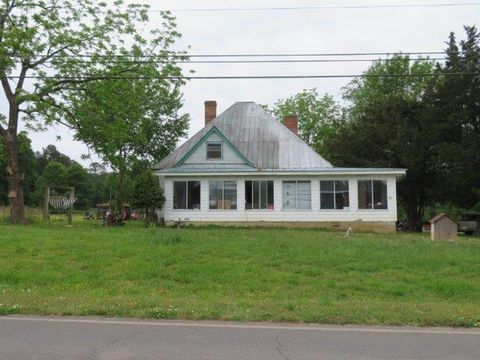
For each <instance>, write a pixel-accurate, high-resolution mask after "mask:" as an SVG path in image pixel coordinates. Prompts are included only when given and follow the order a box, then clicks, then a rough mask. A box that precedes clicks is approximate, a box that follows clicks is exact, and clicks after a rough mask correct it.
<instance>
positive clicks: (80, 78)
mask: <svg viewBox="0 0 480 360" xmlns="http://www.w3.org/2000/svg"><path fill="white" fill-rule="evenodd" d="M462 75H466V76H470V75H471V76H477V75H480V72H451V73H450V72H446V73H425V74H332V75H251V76H249V75H246V76H244V75H242V76H98V77H95V76H26V77H25V79H52V80H59V81H62V80H67V81H90V80H92V81H94V80H249V79H332V78H401V77H437V76H462ZM7 78H8V79H18V78H20V77H19V76H7Z"/></svg>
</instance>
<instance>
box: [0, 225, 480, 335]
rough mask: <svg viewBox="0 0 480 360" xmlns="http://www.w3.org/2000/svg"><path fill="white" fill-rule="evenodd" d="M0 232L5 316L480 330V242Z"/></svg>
mask: <svg viewBox="0 0 480 360" xmlns="http://www.w3.org/2000/svg"><path fill="white" fill-rule="evenodd" d="M139 225H140V224H132V225H130V224H129V225H128V226H126V227H124V228H104V227H102V226H100V225H98V223H86V222H80V223H79V222H77V224H75V225H74V227H73V228H67V227H65V226H64V225H61V224H54V225H52V224H50V225H41V224H36V225H35V226H23V227H22V226H11V225H0V314H10V313H19V314H45V315H47V314H48V315H105V316H120V317H140V318H144V317H145V318H161V319H222V320H242V321H243V320H249V321H292V322H315V323H335V324H389V325H420V326H440V325H442V326H469V327H472V326H480V239H478V238H467V237H463V238H461V239H460V240H459V241H458V242H456V243H448V242H437V243H432V242H431V241H429V240H428V239H427V237H426V236H425V235H421V234H397V235H375V234H354V237H353V239H352V240H350V241H349V240H345V239H344V238H343V233H335V232H326V231H318V230H298V229H236V228H214V227H212V228H184V229H167V228H149V229H143V228H141V227H140V226H139Z"/></svg>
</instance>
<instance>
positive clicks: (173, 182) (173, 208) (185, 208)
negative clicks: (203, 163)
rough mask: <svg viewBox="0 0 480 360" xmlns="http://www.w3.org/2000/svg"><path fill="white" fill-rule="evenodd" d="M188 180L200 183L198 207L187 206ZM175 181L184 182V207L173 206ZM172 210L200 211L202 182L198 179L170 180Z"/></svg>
mask: <svg viewBox="0 0 480 360" xmlns="http://www.w3.org/2000/svg"><path fill="white" fill-rule="evenodd" d="M190 182H196V183H198V184H199V185H200V188H199V189H200V191H199V195H200V198H199V199H198V205H199V207H198V209H190V208H189V207H188V189H189V185H188V183H190ZM175 183H184V184H185V207H184V208H176V207H175ZM172 190H173V191H172V210H174V211H200V210H201V209H202V182H201V181H200V180H175V181H172Z"/></svg>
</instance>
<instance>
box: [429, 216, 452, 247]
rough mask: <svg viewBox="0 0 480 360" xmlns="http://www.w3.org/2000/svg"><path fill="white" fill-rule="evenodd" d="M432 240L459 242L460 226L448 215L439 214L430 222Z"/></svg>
mask: <svg viewBox="0 0 480 360" xmlns="http://www.w3.org/2000/svg"><path fill="white" fill-rule="evenodd" d="M430 224H431V231H430V233H431V238H432V241H435V240H449V241H454V240H457V232H458V224H457V222H456V221H455V220H454V219H453V218H452V217H450V216H449V215H447V214H438V215H437V216H435V217H433V218H432V219H431V220H430Z"/></svg>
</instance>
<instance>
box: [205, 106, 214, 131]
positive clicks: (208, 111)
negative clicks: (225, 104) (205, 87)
mask: <svg viewBox="0 0 480 360" xmlns="http://www.w3.org/2000/svg"><path fill="white" fill-rule="evenodd" d="M216 117H217V102H216V101H214V100H209V101H205V126H207V125H208V124H209V123H210V122H211V121H212V120H213V119H215V118H216Z"/></svg>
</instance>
